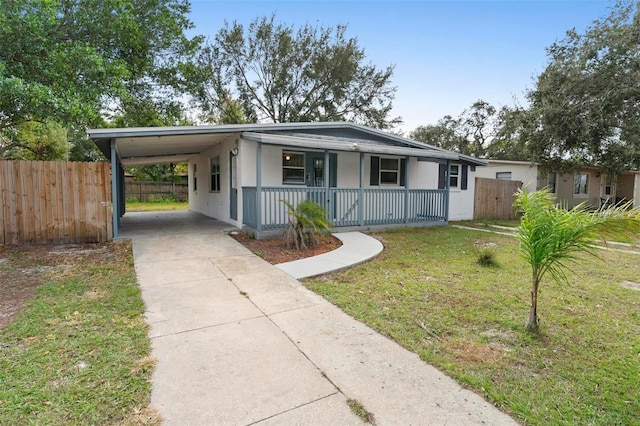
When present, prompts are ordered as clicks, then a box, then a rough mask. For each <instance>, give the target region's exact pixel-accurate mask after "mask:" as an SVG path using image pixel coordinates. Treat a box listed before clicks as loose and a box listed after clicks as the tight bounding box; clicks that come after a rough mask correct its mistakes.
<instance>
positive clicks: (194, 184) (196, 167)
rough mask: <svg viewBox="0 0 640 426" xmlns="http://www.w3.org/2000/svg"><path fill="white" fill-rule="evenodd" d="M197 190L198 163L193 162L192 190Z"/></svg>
mask: <svg viewBox="0 0 640 426" xmlns="http://www.w3.org/2000/svg"><path fill="white" fill-rule="evenodd" d="M197 190H198V165H197V164H196V163H193V192H196V191H197Z"/></svg>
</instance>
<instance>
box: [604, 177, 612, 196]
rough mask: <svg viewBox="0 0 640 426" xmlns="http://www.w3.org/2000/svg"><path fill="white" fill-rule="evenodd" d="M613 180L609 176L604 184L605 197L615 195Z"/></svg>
mask: <svg viewBox="0 0 640 426" xmlns="http://www.w3.org/2000/svg"><path fill="white" fill-rule="evenodd" d="M612 190H613V180H612V179H611V175H607V180H606V181H605V184H604V195H611V194H612V193H613V191H612Z"/></svg>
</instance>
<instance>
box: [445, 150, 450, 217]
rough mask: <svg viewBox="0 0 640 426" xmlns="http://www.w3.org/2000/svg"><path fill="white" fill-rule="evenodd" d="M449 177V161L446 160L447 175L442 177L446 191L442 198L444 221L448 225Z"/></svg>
mask: <svg viewBox="0 0 640 426" xmlns="http://www.w3.org/2000/svg"><path fill="white" fill-rule="evenodd" d="M449 176H451V160H447V174H446V176H445V177H444V179H445V184H444V188H445V189H446V191H447V193H446V197H445V198H444V221H445V222H446V223H449V197H450V196H451V191H450V184H451V179H449Z"/></svg>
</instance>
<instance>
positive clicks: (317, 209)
mask: <svg viewBox="0 0 640 426" xmlns="http://www.w3.org/2000/svg"><path fill="white" fill-rule="evenodd" d="M280 202H282V203H284V205H286V206H287V208H288V209H289V211H288V212H287V213H288V215H289V227H288V228H287V232H286V233H285V238H286V240H287V244H289V245H291V242H293V243H294V244H295V246H296V248H297V249H298V250H299V249H301V248H307V243H309V244H310V245H317V244H318V237H317V236H316V233H324V232H328V231H329V230H330V229H331V225H330V224H329V221H328V220H327V211H326V209H325V208H324V207H322V206H321V205H320V204H318V203H314V202H313V201H311V200H305V201H302V202H300V203H298V205H297V206H296V207H294V206H293V205H292V204H291V203H289V202H288V201H286V200H280Z"/></svg>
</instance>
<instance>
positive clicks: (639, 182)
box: [633, 173, 640, 207]
mask: <svg viewBox="0 0 640 426" xmlns="http://www.w3.org/2000/svg"><path fill="white" fill-rule="evenodd" d="M634 182H635V183H634V185H633V207H640V173H636V174H635V178H634Z"/></svg>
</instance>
